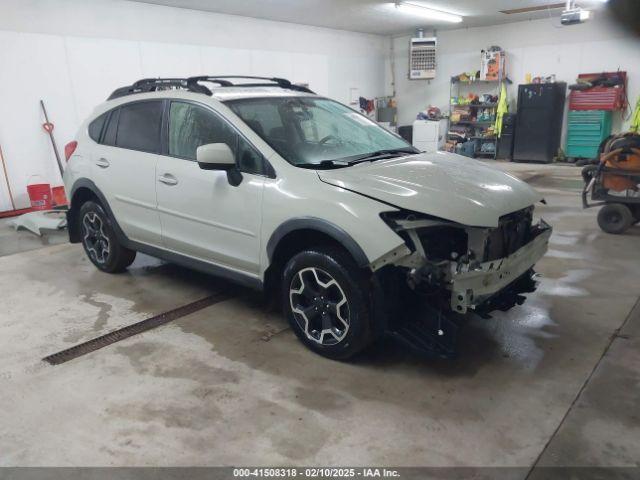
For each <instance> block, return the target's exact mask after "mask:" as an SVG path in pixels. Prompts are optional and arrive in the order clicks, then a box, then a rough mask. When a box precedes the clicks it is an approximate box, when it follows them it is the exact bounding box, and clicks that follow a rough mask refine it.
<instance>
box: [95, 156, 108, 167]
mask: <svg viewBox="0 0 640 480" xmlns="http://www.w3.org/2000/svg"><path fill="white" fill-rule="evenodd" d="M96 165H97V166H99V167H100V168H107V167H108V166H109V165H110V164H109V160H107V159H106V158H99V159H98V160H96Z"/></svg>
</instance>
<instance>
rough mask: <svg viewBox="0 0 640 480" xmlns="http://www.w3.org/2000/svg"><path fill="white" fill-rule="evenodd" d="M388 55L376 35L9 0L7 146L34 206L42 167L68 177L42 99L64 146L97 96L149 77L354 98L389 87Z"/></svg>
mask: <svg viewBox="0 0 640 480" xmlns="http://www.w3.org/2000/svg"><path fill="white" fill-rule="evenodd" d="M387 54H388V39H386V38H384V37H381V36H376V35H365V34H358V33H350V32H344V31H339V30H331V29H325V28H316V27H308V26H303V25H294V24H288V23H281V22H271V21H264V20H257V19H251V18H245V17H237V16H230V15H218V14H213V13H206V12H198V11H192V10H187V9H179V8H170V7H163V6H156V5H149V4H142V3H136V2H127V1H117V0H114V1H104V0H92V1H84V0H30V1H24V0H2V2H1V3H0V146H1V147H2V150H3V153H4V157H5V160H6V162H7V164H8V165H7V169H8V173H9V177H10V180H11V185H12V189H13V192H14V196H15V198H16V203H17V207H18V208H21V207H26V206H28V198H27V195H26V185H27V182H28V180H29V178H30V177H31V176H32V175H39V176H40V177H39V179H41V180H43V181H46V182H49V183H52V184H53V185H58V184H60V183H61V179H60V175H59V173H58V171H57V166H56V163H55V159H54V156H53V151H52V149H51V145H50V143H49V139H48V137H47V135H46V134H45V133H44V131H43V129H42V126H41V125H42V122H43V119H42V117H41V114H40V107H39V100H40V99H43V100H44V101H45V103H46V105H47V109H48V111H49V115H50V117H51V120H52V121H53V122H54V123H55V130H54V134H55V137H56V140H57V142H58V147H59V150H61V155H63V148H64V145H65V144H66V143H67V142H69V141H70V140H72V139H73V136H74V134H75V131H76V130H77V128H78V125H79V124H80V122H81V121H82V120H83V119H84V118H86V116H87V115H89V113H90V112H91V111H92V110H93V108H94V107H95V106H96V105H97V104H99V103H101V102H103V101H104V100H105V99H106V97H107V96H108V95H109V94H110V93H111V91H113V90H114V89H115V88H117V87H119V86H123V85H126V84H130V83H131V82H132V81H134V80H137V79H139V78H142V77H155V76H190V75H200V74H205V73H206V74H214V75H215V74H218V75H220V74H225V73H230V74H250V75H263V76H281V77H285V78H289V79H291V80H293V81H295V82H308V83H309V84H310V87H311V88H312V89H313V90H315V91H316V92H318V93H320V94H323V95H327V96H329V97H332V98H335V99H337V100H339V101H342V102H345V103H348V102H349V96H350V89H351V88H357V89H358V92H359V94H360V95H362V96H365V97H367V98H372V97H375V96H380V95H382V94H383V93H384V90H385V81H384V75H385V74H384V69H385V58H386V56H387ZM0 175H2V172H1V171H0ZM36 178H38V177H36ZM34 180H35V178H34ZM9 209H10V203H9V199H8V195H7V192H6V187H5V185H4V179H3V178H2V177H0V211H4V210H9Z"/></svg>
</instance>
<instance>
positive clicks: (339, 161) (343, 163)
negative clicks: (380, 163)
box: [296, 147, 420, 169]
mask: <svg viewBox="0 0 640 480" xmlns="http://www.w3.org/2000/svg"><path fill="white" fill-rule="evenodd" d="M418 153H420V152H419V151H418V150H415V149H414V148H411V147H403V148H393V149H388V150H376V151H375V152H370V153H365V154H364V155H356V156H354V157H346V158H336V159H334V160H322V161H321V162H318V163H302V164H296V166H297V167H300V168H312V169H316V168H321V169H325V168H326V169H329V168H344V167H350V166H352V165H356V164H358V163H363V162H374V161H376V160H383V159H385V158H394V157H401V156H404V155H406V154H409V155H417V154H418Z"/></svg>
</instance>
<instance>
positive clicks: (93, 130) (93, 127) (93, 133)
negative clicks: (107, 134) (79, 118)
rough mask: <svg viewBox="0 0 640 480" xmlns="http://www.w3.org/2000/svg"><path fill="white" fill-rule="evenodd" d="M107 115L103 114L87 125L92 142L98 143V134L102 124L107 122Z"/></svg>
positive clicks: (100, 131)
mask: <svg viewBox="0 0 640 480" xmlns="http://www.w3.org/2000/svg"><path fill="white" fill-rule="evenodd" d="M108 115H109V113H103V114H102V115H100V116H99V117H98V118H96V119H95V120H94V121H93V122H91V123H90V124H89V136H90V137H91V140H93V141H94V142H99V141H100V134H101V133H102V127H104V122H105V121H106V120H107V116H108Z"/></svg>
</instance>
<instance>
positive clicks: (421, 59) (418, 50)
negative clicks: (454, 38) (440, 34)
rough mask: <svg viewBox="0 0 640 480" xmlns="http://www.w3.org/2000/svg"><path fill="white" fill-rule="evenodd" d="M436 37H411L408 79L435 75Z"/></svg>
mask: <svg viewBox="0 0 640 480" xmlns="http://www.w3.org/2000/svg"><path fill="white" fill-rule="evenodd" d="M436 43H437V40H436V37H430V38H425V37H419V38H412V39H411V43H410V44H409V80H427V79H431V78H435V77H436Z"/></svg>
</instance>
